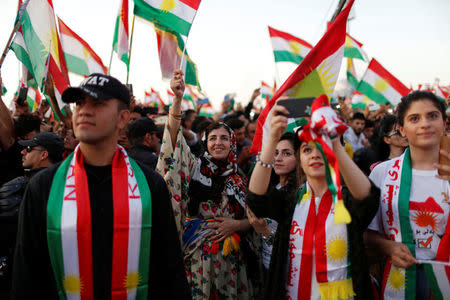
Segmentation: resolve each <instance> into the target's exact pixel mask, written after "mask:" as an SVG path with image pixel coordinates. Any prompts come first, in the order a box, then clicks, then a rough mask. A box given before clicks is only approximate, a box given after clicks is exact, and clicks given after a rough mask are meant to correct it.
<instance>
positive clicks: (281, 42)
mask: <svg viewBox="0 0 450 300" xmlns="http://www.w3.org/2000/svg"><path fill="white" fill-rule="evenodd" d="M270 39H271V41H272V47H273V51H289V52H291V53H293V54H295V55H300V56H302V57H305V56H306V55H307V54H308V53H309V51H311V48H309V47H306V46H305V45H302V44H300V43H298V42H296V41H292V42H295V43H296V44H297V45H299V47H300V53H295V52H294V51H293V49H292V47H291V44H290V43H289V41H288V40H285V39H283V38H281V37H272V38H270Z"/></svg>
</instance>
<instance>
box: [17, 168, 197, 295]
mask: <svg viewBox="0 0 450 300" xmlns="http://www.w3.org/2000/svg"><path fill="white" fill-rule="evenodd" d="M138 164H139V166H140V167H141V169H142V171H143V172H144V174H145V176H146V178H147V182H148V185H149V188H150V192H151V197H152V236H151V245H150V249H149V251H150V267H149V296H148V299H191V293H190V288H189V286H188V284H187V280H186V275H185V271H184V264H183V258H182V252H181V247H180V243H179V239H178V235H177V231H176V226H175V222H174V218H173V212H172V207H171V205H170V194H169V192H168V190H167V186H166V183H165V182H164V180H163V178H162V177H161V176H160V175H159V174H157V173H156V172H154V171H152V170H150V169H148V168H147V167H145V166H143V165H142V164H141V163H138ZM58 167H59V164H58V165H55V166H52V167H49V168H47V169H46V170H44V171H42V172H40V173H39V174H37V175H36V176H34V177H33V178H32V179H31V180H30V183H29V185H28V187H27V190H26V192H25V196H24V199H23V201H22V205H21V209H20V215H19V232H18V236H17V244H16V251H15V256H14V269H13V289H12V293H11V295H12V299H35V298H36V299H37V298H42V299H59V297H58V295H57V289H56V282H55V279H54V274H53V269H52V267H51V263H50V256H49V251H48V246H47V235H46V216H47V214H46V210H47V200H48V196H49V193H50V187H51V184H52V180H53V176H54V174H55V172H56V170H57V168H58ZM85 168H86V173H87V177H88V185H89V197H90V203H91V218H92V256H93V281H94V298H95V299H110V298H111V294H110V293H111V292H110V291H111V270H112V263H114V262H112V236H113V230H112V229H113V228H112V227H113V203H112V177H111V166H105V167H94V166H89V165H86V164H85Z"/></svg>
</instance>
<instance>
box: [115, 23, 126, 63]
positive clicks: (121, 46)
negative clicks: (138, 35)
mask: <svg viewBox="0 0 450 300" xmlns="http://www.w3.org/2000/svg"><path fill="white" fill-rule="evenodd" d="M117 43H118V45H117V55H118V56H119V59H120V58H122V55H124V54H128V35H127V34H126V33H125V26H124V25H123V22H122V19H119V40H118V42H117Z"/></svg>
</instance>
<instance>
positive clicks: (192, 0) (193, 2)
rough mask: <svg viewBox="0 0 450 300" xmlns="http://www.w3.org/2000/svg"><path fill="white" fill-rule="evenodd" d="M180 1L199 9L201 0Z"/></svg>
mask: <svg viewBox="0 0 450 300" xmlns="http://www.w3.org/2000/svg"><path fill="white" fill-rule="evenodd" d="M179 1H180V2H183V3H184V4H186V5H188V6H190V7H192V8H193V9H195V10H197V9H198V7H199V5H200V1H201V0H179Z"/></svg>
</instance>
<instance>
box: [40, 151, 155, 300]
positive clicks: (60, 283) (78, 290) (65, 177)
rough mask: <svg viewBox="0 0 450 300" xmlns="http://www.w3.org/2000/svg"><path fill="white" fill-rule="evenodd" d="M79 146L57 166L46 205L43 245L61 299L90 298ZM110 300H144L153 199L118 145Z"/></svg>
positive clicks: (86, 203)
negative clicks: (45, 242) (46, 243)
mask: <svg viewBox="0 0 450 300" xmlns="http://www.w3.org/2000/svg"><path fill="white" fill-rule="evenodd" d="M83 160H84V159H83V154H82V152H81V150H80V148H79V146H78V147H77V148H76V149H75V151H74V153H72V154H71V155H70V156H69V157H68V158H67V159H66V160H65V161H63V163H62V164H61V165H60V167H59V168H58V170H57V171H56V174H55V176H54V179H53V182H52V186H51V190H50V196H49V200H48V204H47V240H48V248H49V253H50V259H51V264H52V268H53V272H54V275H55V279H56V284H57V289H58V295H59V297H60V299H93V298H94V286H93V261H92V259H93V258H92V228H91V224H92V223H91V207H90V199H89V186H88V181H87V175H86V170H85V168H84V162H83ZM112 189H113V191H112V192H113V193H112V194H113V199H112V200H113V201H112V202H113V249H112V259H113V264H112V268H111V269H112V276H111V277H112V281H111V299H147V294H148V283H149V282H148V268H149V264H150V239H151V227H152V214H151V194H150V190H149V187H148V183H147V180H146V178H145V175H144V173H143V172H142V170H141V169H140V168H139V166H138V165H137V163H136V162H135V161H134V160H132V159H131V158H129V157H128V155H127V153H126V152H125V150H124V149H123V148H122V147H121V146H118V148H117V150H116V152H115V154H114V157H113V161H112Z"/></svg>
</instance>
